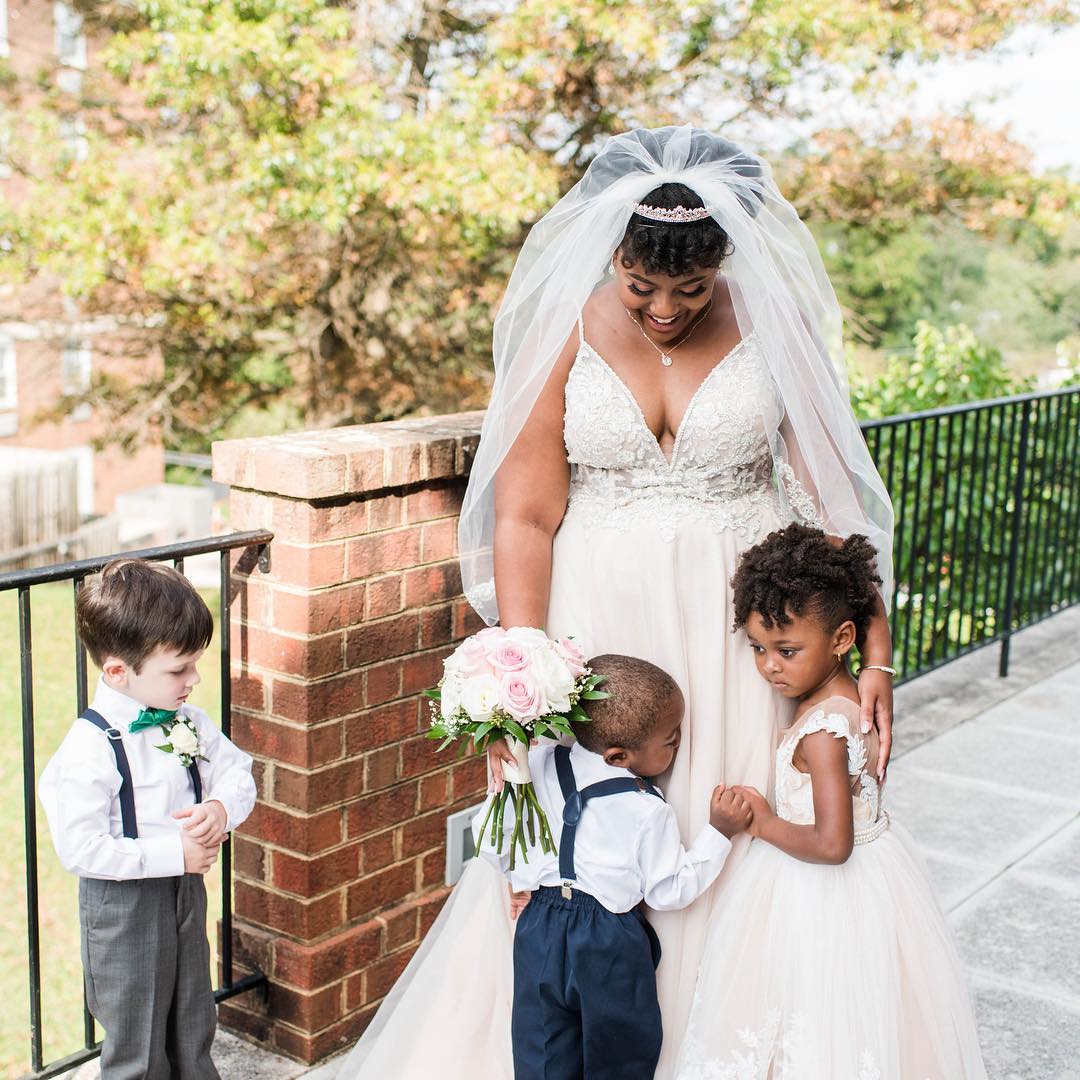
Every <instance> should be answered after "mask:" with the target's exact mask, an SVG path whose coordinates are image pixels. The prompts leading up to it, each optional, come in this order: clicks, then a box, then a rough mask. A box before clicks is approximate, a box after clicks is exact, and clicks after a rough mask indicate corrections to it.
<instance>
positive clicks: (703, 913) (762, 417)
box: [338, 331, 815, 1080]
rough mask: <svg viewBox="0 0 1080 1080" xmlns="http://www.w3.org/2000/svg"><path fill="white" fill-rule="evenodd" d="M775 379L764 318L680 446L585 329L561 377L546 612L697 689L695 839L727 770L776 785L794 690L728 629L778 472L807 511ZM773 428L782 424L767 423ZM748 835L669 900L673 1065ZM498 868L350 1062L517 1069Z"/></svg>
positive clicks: (592, 643)
mask: <svg viewBox="0 0 1080 1080" xmlns="http://www.w3.org/2000/svg"><path fill="white" fill-rule="evenodd" d="M780 420H781V406H780V399H779V395H778V394H777V393H776V390H775V388H774V386H773V383H772V381H771V377H770V375H769V371H768V368H767V366H766V364H765V361H764V357H763V356H762V354H761V348H760V345H759V343H758V341H757V338H756V337H755V336H754V335H751V336H749V337H747V338H745V339H744V340H743V341H741V342H740V343H739V344H738V345H736V346H735V348H734V349H732V350H731V352H730V353H728V355H727V356H726V357H724V359H723V360H722V362H720V363H719V364H718V365H717V366H716V367H714V368H713V369H712V371H711V372H710V373H709V375H708V376H707V377H706V378H705V380H704V382H703V383H702V384H701V386H700V388H699V389H698V391H697V392H696V394H695V395H694V397H693V398H692V399H691V401H690V403H689V405H688V406H687V409H686V413H685V414H684V416H683V419H682V422H681V425H680V427H679V430H678V433H677V437H676V440H675V444H674V447H673V449H672V454H671V459H670V461H669V460H668V459H667V458H665V456H664V454H663V451H662V450H661V447H660V445H659V443H658V442H657V440H656V438H655V436H654V435H653V433H652V432H651V431H650V430H649V428H648V426H647V425H646V422H645V418H644V416H643V414H642V412H641V409H640V408H639V407H638V404H637V402H636V401H635V400H634V398H633V396H632V395H631V393H630V391H629V390H628V388H627V387H626V385H625V384H624V383H623V382H622V381H621V380H620V378H619V377H618V375H616V374H615V372H614V371H613V370H612V369H611V368H610V367H609V366H608V364H607V363H606V362H605V361H604V359H603V357H601V356H600V354H599V353H598V352H597V351H596V350H595V349H593V348H592V346H591V345H589V344H588V342H587V341H586V339H585V335H584V331H582V336H581V344H580V347H579V349H578V353H577V357H576V360H575V362H574V365H573V367H572V369H571V372H570V375H569V378H568V381H567V386H566V413H565V428H564V435H565V442H566V450H567V456H568V458H569V460H570V462H571V464H572V465H573V466H574V469H573V476H572V480H571V486H570V497H569V503H568V506H567V511H566V516H565V517H564V519H563V522H562V524H561V526H560V528H559V531H558V533H557V534H556V536H555V542H554V550H553V561H552V578H551V595H550V603H549V608H548V624H547V627H546V629H547V630H548V632H549V633H551V634H553V635H564V634H573V635H575V636H576V637H577V638H578V639H579V640H580V641H581V643H582V644H583V646H584V647H585V649H586V650H587V651H588V652H589V653H590V654H592V655H597V654H599V653H604V652H619V653H626V654H629V655H633V656H639V657H643V658H645V659H647V660H650V661H652V662H653V663H655V664H657V665H659V666H660V667H662V668H664V669H665V670H667V671H668V672H670V673H671V674H672V675H673V676H674V678H675V679H676V680H677V682H678V683H679V685H680V687H681V688H682V690H683V693H684V694H685V696H686V706H687V708H686V721H685V723H684V726H683V737H682V745H681V747H680V749H679V752H678V755H677V756H676V759H675V763H674V766H673V768H672V771H671V773H670V775H668V776H665V777H662V778H661V784H662V787H663V790H664V792H665V794H666V796H667V798H668V801H669V802H670V804H671V805H672V806H673V807H674V808H675V811H676V813H677V814H678V818H679V825H680V828H681V830H682V834H683V837H684V839H686V838H689V837H692V836H693V835H694V834H695V833H696V832H697V831H698V830H699V829H700V828H701V827H702V826H703V825H704V823H705V821H706V818H707V813H708V804H709V795H710V793H711V792H712V789H713V787H714V786H715V785H716V784H717V783H720V782H724V783H728V784H732V783H744V784H752V785H754V786H756V787H757V788H759V789H760V790H761V791H764V792H768V791H769V789H770V786H771V779H772V771H773V770H772V761H773V750H774V731H775V729H776V726H777V724H778V723H783V722H786V720H787V718H788V717H789V715H790V705H789V703H788V702H786V701H785V700H784V699H783V698H781V697H780V696H779V695H777V694H776V693H775V692H774V691H773V690H772V689H771V688H770V687H769V686H768V684H767V683H766V682H765V681H764V680H763V679H762V678H761V677H760V676H759V675H758V673H757V670H756V667H755V664H754V659H753V654H752V652H751V650H750V647H749V645H748V644H747V642H746V638H745V636H744V635H743V634H742V633H741V632H740V633H737V634H736V633H732V629H731V627H732V597H731V588H730V580H731V577H732V575H733V573H734V571H735V566H736V562H737V560H738V557H739V554H740V553H741V552H742V551H744V550H745V549H746V548H747V547H749V546H751V545H752V544H754V543H756V542H757V541H758V540H760V539H762V538H763V537H764V536H765V535H766V534H767V533H769V532H771V531H772V530H774V529H776V528H778V527H780V526H782V525H784V524H786V523H787V520H788V517H787V515H786V514H785V513H784V512H783V511H782V510H781V503H780V499H779V496H778V493H777V490H776V487H775V484H776V483H777V482H780V483H783V484H784V485H785V489H786V497H787V501H788V503H789V504H790V505H791V506H793V507H795V508H796V509H797V510H798V512H799V513H800V514H802V515H805V517H806V519H807V520H814V519H815V514H814V508H813V505H812V503H811V502H810V500H809V499H808V498H807V496H806V493H805V492H804V491H803V490H802V489H801V488H800V486H799V485H798V483H797V481H796V480H795V477H794V475H793V474H792V473H791V472H790V471H789V470H788V469H787V467H786V466H782V469H783V475H781V476H780V477H776V476H775V475H774V468H773V457H772V453H771V450H770V438H771V437H772V435H773V434H774V433H775V429H776V427H777V425H779V423H780ZM770 428H771V430H770ZM746 845H747V840H746V839H745V838H742V837H740V838H737V842H736V846H735V850H734V851H733V853H732V856H731V858H729V860H728V863H727V866H726V867H725V869H724V871H723V873H722V874H721V876H720V877H719V879H718V880H717V882H716V883H715V884H714V885H713V886H712V887H711V888H710V889H709V890H708V891H707V892H706V893H705V894H703V895H702V897H701V898H700V899H698V900H697V901H696V902H695V903H694V904H692V905H691V906H690V907H689V908H687V909H685V910H684V911H678V912H656V913H652V914H650V921H651V922H652V924H653V926H654V927H655V928H656V930H657V933H658V934H659V937H660V941H661V945H662V947H663V958H662V960H661V962H660V967H659V970H658V972H657V979H658V988H659V994H660V1003H661V1007H662V1010H663V1020H664V1050H663V1055H662V1057H661V1060H660V1065H659V1068H658V1070H657V1073H656V1075H657V1077H660V1078H664V1080H667V1078H670V1077H671V1076H672V1075H673V1072H674V1065H675V1060H676V1057H677V1055H678V1052H679V1045H680V1042H681V1039H682V1034H683V1031H684V1028H685V1026H686V1022H687V1017H688V1015H689V1011H690V1005H691V1000H692V997H693V992H694V985H695V981H696V978H697V972H698V964H699V960H700V958H701V953H702V949H703V947H704V942H705V937H706V931H707V927H708V924H709V917H710V914H711V913H712V911H713V909H714V907H715V905H716V901H717V897H718V896H720V895H721V894H722V893H723V891H724V890H725V889H726V888H727V887H728V885H729V883H730V881H731V877H732V871H734V872H735V873H736V874H737V873H738V865H739V863H740V861H741V858H740V857H741V855H742V854H744V853H745V850H746ZM506 910H507V890H506V886H505V884H504V882H503V880H502V879H501V878H500V877H499V876H498V875H497V874H496V872H495V871H494V870H492V869H491V868H490V867H489V866H487V865H486V864H484V863H482V862H480V861H479V860H477V861H474V862H473V863H470V864H469V866H468V867H467V869H466V871H465V873H464V875H463V877H462V879H461V881H460V882H459V883H458V885H457V887H456V888H455V890H454V893H453V895H452V896H451V898H450V900H449V901H448V903H447V906H446V908H445V909H444V910H443V912H442V914H441V915H440V917H439V919H438V920H437V922H436V923H435V925H434V926H433V928H432V930H431V931H430V933H429V936H428V939H427V940H426V942H425V944H424V946H423V947H422V948H421V950H420V952H418V954H417V956H416V957H415V958H414V960H413V962H412V963H411V964H410V965H409V968H408V969H407V970H406V972H405V974H404V975H403V976H402V979H401V980H400V981H399V984H398V986H397V987H395V990H394V991H393V993H392V994H391V996H390V997H389V998H388V999H387V1001H386V1003H385V1004H384V1006H383V1007H382V1009H381V1010H380V1012H379V1014H378V1015H377V1017H376V1019H375V1021H374V1022H373V1024H372V1026H371V1027H370V1028H369V1030H368V1031H367V1032H366V1033H365V1035H364V1037H363V1039H362V1040H361V1041H360V1043H359V1044H358V1045H357V1046H356V1047H355V1048H354V1050H353V1051H352V1053H351V1054H350V1055H349V1057H348V1058H347V1059H346V1060H345V1062H344V1063H343V1065H342V1067H341V1069H340V1071H339V1073H338V1075H339V1076H340V1077H342V1078H343V1080H387V1078H390V1077H393V1078H397V1080H427V1078H428V1077H430V1076H439V1077H441V1078H442V1080H455V1078H461V1080H466V1078H468V1080H511V1078H512V1076H513V1068H512V1063H511V1056H510V1004H511V993H512V978H513V976H512V971H511V948H512V940H513V926H512V924H511V923H510V922H509V920H508V918H507V915H506Z"/></svg>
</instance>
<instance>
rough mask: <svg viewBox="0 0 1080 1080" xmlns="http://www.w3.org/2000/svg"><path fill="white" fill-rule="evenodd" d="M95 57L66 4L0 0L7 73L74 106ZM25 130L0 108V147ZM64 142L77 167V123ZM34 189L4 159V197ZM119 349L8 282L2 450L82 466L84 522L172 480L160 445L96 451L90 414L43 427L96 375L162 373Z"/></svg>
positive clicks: (61, 300)
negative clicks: (40, 453) (48, 413)
mask: <svg viewBox="0 0 1080 1080" xmlns="http://www.w3.org/2000/svg"><path fill="white" fill-rule="evenodd" d="M94 54H95V43H94V41H93V40H90V39H88V37H87V35H86V34H84V33H83V28H82V20H81V17H80V16H79V15H78V14H77V13H76V12H75V11H74V9H73V8H72V7H71V6H69V5H68V4H66V3H54V2H52V0H0V65H2V66H6V67H7V68H9V69H10V71H11V72H12V73H13V74H14V75H15V76H16V77H18V78H19V79H20V81H21V82H23V84H24V85H25V83H26V81H27V80H29V81H31V82H32V81H33V80H36V79H37V78H38V77H39V75H40V74H41V73H42V72H44V73H46V74H47V76H48V78H49V80H50V81H52V82H53V84H54V85H55V86H56V87H58V88H59V90H60V91H61V92H63V93H66V94H70V95H72V99H73V100H74V99H75V97H76V96H77V95H78V93H79V92H80V90H81V87H82V80H83V76H84V72H85V71H86V70H87V67H88V65H93V63H94ZM17 123H18V117H17V115H16V116H13V115H11V114H8V115H5V114H4V111H3V106H2V105H0V148H2V146H3V144H4V143H5V142H6V141H7V139H8V138H9V137H10V133H11V132H12V130H14V126H15V125H16V124H17ZM61 138H62V139H63V140H64V143H65V147H66V151H67V152H68V153H69V154H71V156H72V157H74V158H75V159H78V158H79V157H80V155H81V154H84V153H85V140H84V136H83V134H82V132H81V130H80V125H79V121H78V119H77V117H76V118H75V119H72V120H71V121H70V122H68V123H67V124H66V125H65V126H64V129H63V131H62V133H61ZM27 183H28V181H27V180H26V179H25V178H24V177H22V176H20V175H19V174H18V173H17V172H16V171H15V170H13V169H12V168H11V166H10V164H8V163H7V162H5V161H4V159H3V156H2V154H0V198H3V199H8V200H11V201H17V200H18V199H19V198H20V196H21V195H22V194H23V193H24V192H25V191H26V185H27ZM118 343H119V339H118V337H117V335H116V331H115V327H114V326H113V325H112V323H111V321H110V320H109V319H107V318H104V319H103V318H95V319H89V318H85V317H83V315H82V314H81V313H80V311H79V310H78V308H77V306H76V305H74V304H73V303H72V302H71V301H70V300H68V299H67V298H65V297H63V296H62V295H61V293H60V291H59V290H58V289H57V288H56V287H55V286H54V285H53V284H51V283H49V282H47V281H38V282H35V283H34V284H33V285H32V286H31V287H28V288H16V287H14V286H13V285H11V284H10V283H4V282H0V452H3V451H4V450H5V449H10V448H33V449H37V450H50V451H60V452H63V453H64V454H66V455H69V456H70V457H72V458H74V460H75V462H76V466H77V474H78V484H77V493H76V497H77V501H78V510H79V514H80V515H81V516H82V517H87V516H90V515H103V514H110V513H112V512H113V511H114V510H115V509H116V501H117V497H118V496H119V495H121V494H122V493H124V492H127V491H131V490H133V489H138V488H144V487H146V486H148V485H152V484H157V483H160V482H161V481H162V479H163V476H164V459H163V450H162V446H161V444H160V442H152V443H151V444H149V445H147V446H145V447H143V448H142V449H140V450H139V451H137V452H136V453H134V454H133V455H127V454H124V453H123V452H122V451H120V450H119V449H117V448H115V447H109V448H106V449H104V450H100V451H95V450H94V446H93V444H94V441H95V440H98V439H100V438H101V437H102V436H103V435H104V434H105V424H104V422H103V421H102V420H101V419H100V418H98V417H97V416H95V414H94V413H93V411H92V410H91V409H90V408H89V407H88V406H79V407H77V408H76V409H75V410H74V411H73V412H71V413H69V414H68V415H67V416H66V417H65V418H64V419H63V420H62V421H60V422H56V423H53V422H47V423H38V422H37V420H36V418H37V416H38V414H39V413H40V412H41V411H42V410H43V409H49V408H52V407H54V406H55V405H56V403H57V401H58V400H59V398H60V397H61V396H62V395H64V394H70V393H78V392H79V391H80V390H84V389H86V387H87V386H88V385H89V383H90V379H91V376H92V374H93V373H95V372H107V373H110V374H115V375H118V376H122V377H125V378H127V379H132V378H137V377H138V376H139V375H140V374H147V373H151V372H155V371H156V370H157V369H159V367H160V359H159V358H158V357H157V356H156V355H153V354H152V353H151V354H148V355H139V351H138V350H137V349H136V350H134V352H133V350H132V349H131V347H130V342H126V343H125V346H124V347H122V348H121V347H117V346H118Z"/></svg>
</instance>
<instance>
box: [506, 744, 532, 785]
mask: <svg viewBox="0 0 1080 1080" xmlns="http://www.w3.org/2000/svg"><path fill="white" fill-rule="evenodd" d="M506 745H507V746H509V747H510V753H511V754H513V755H514V762H515V764H513V765H509V764H507V763H506V762H505V761H504V762H503V779H505V780H506V781H507V782H508V783H511V784H531V783H532V772H531V771H530V770H529V744H528V743H527V742H524V743H523V742H520V741H519V740H518V739H515V738H514V737H513V736H512V735H507V737H506Z"/></svg>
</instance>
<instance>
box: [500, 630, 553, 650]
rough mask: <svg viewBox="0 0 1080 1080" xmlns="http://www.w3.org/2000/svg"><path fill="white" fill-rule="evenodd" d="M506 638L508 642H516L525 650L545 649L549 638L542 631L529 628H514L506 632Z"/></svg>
mask: <svg viewBox="0 0 1080 1080" xmlns="http://www.w3.org/2000/svg"><path fill="white" fill-rule="evenodd" d="M506 637H507V639H508V640H510V641H515V642H517V644H518V645H521V646H522V647H523V648H526V649H535V648H538V647H546V646H547V644H548V642H549V641H550V638H549V637H548V636H547V634H545V633H544V631H543V630H536V629H534V628H533V627H531V626H514V627H511V628H510V629H509V630H507V631H506Z"/></svg>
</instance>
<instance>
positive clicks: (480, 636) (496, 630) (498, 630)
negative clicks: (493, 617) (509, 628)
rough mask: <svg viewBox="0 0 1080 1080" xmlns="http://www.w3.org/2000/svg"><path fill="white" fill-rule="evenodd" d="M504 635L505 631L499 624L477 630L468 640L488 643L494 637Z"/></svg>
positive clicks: (502, 636)
mask: <svg viewBox="0 0 1080 1080" xmlns="http://www.w3.org/2000/svg"><path fill="white" fill-rule="evenodd" d="M504 637H506V631H505V630H504V629H503V628H502V627H501V626H485V627H484V629H483V630H478V631H477V632H476V633H475V634H473V636H472V637H471V638H469V640H470V641H482V642H484V643H485V644H486V645H490V644H491V642H492V640H493V639H495V638H504Z"/></svg>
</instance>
